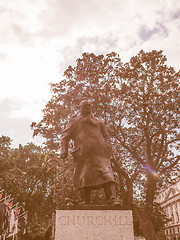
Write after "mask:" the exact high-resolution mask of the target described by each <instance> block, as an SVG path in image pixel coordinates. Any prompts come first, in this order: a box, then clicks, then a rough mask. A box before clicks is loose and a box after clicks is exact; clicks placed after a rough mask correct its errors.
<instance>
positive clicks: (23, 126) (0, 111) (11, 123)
mask: <svg viewBox="0 0 180 240" xmlns="http://www.w3.org/2000/svg"><path fill="white" fill-rule="evenodd" d="M22 105H23V103H22V102H20V101H14V100H11V99H1V101H0V136H2V135H4V136H8V137H10V138H11V139H12V140H13V147H18V145H19V144H23V145H24V144H26V143H27V142H31V141H33V140H34V139H33V138H32V135H33V132H32V130H31V128H30V125H31V123H32V121H33V120H32V118H28V117H16V116H15V113H16V112H17V111H18V110H19V109H20V108H21V107H22ZM42 142H43V138H41V137H37V138H36V143H37V144H42Z"/></svg>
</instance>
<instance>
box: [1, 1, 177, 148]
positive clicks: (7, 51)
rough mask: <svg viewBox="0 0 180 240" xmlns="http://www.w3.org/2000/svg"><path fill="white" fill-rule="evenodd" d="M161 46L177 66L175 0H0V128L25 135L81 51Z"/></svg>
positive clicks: (28, 137)
mask: <svg viewBox="0 0 180 240" xmlns="http://www.w3.org/2000/svg"><path fill="white" fill-rule="evenodd" d="M141 49H143V50H144V51H152V50H154V49H155V50H163V53H164V54H165V55H166V56H167V58H168V61H167V64H168V65H171V66H173V67H175V69H176V70H179V68H180V67H179V63H180V1H179V0H159V1H157V0H0V81H1V85H0V136H1V135H5V136H9V137H10V138H11V139H13V147H17V146H18V144H22V145H25V144H27V143H28V142H30V141H33V142H35V143H36V144H39V143H41V138H34V139H33V138H32V131H31V129H30V124H31V122H32V121H36V122H38V121H40V120H41V118H42V112H41V110H43V109H44V108H45V105H46V103H47V101H48V100H50V98H51V92H50V87H49V83H53V82H59V81H60V80H61V79H62V75H63V72H64V71H65V70H66V68H67V67H68V66H69V65H73V66H75V64H76V59H77V58H80V57H81V55H82V53H83V52H93V53H95V54H107V53H110V52H112V51H115V52H117V53H119V55H120V57H121V59H122V61H123V62H124V63H125V62H126V61H129V60H130V58H131V57H132V56H133V55H136V54H137V53H138V52H139V51H140V50H141Z"/></svg>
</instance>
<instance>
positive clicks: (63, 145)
mask: <svg viewBox="0 0 180 240" xmlns="http://www.w3.org/2000/svg"><path fill="white" fill-rule="evenodd" d="M73 123H74V121H73V119H70V121H69V122H68V124H67V127H66V128H65V130H64V131H63V132H62V134H61V138H60V154H61V158H66V157H67V155H68V146H69V141H70V139H71V138H72V130H73V125H74V124H73Z"/></svg>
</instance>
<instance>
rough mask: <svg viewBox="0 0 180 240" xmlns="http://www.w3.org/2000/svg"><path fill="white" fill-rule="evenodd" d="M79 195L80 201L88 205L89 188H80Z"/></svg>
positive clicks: (89, 198)
mask: <svg viewBox="0 0 180 240" xmlns="http://www.w3.org/2000/svg"><path fill="white" fill-rule="evenodd" d="M80 196H81V201H82V203H83V204H87V205H89V204H90V201H91V189H90V188H88V187H84V188H81V189H80Z"/></svg>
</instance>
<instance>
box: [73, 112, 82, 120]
mask: <svg viewBox="0 0 180 240" xmlns="http://www.w3.org/2000/svg"><path fill="white" fill-rule="evenodd" d="M79 118H80V114H79V113H75V114H74V115H72V117H71V121H76V120H78V119H79Z"/></svg>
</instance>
